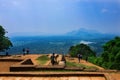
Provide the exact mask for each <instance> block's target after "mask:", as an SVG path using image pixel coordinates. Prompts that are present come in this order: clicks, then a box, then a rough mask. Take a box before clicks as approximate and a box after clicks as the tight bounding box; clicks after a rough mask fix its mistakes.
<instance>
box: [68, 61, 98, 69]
mask: <svg viewBox="0 0 120 80" xmlns="http://www.w3.org/2000/svg"><path fill="white" fill-rule="evenodd" d="M66 66H68V67H81V68H85V69H98V68H97V67H95V66H86V65H84V64H77V63H74V62H69V61H67V62H66Z"/></svg>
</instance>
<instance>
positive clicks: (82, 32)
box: [66, 28, 116, 39]
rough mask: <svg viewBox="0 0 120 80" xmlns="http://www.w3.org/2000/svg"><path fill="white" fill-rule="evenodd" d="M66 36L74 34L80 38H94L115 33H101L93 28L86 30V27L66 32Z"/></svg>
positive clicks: (107, 36) (110, 36)
mask: <svg viewBox="0 0 120 80" xmlns="http://www.w3.org/2000/svg"><path fill="white" fill-rule="evenodd" d="M66 35H67V36H74V37H80V38H83V39H84V38H85V39H86V38H88V39H96V38H113V37H115V36H116V35H114V34H108V33H101V32H98V31H95V30H88V29H84V28H81V29H78V30H74V31H71V32H68V33H66Z"/></svg>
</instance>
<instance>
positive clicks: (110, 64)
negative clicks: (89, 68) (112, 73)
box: [90, 37, 120, 70]
mask: <svg viewBox="0 0 120 80" xmlns="http://www.w3.org/2000/svg"><path fill="white" fill-rule="evenodd" d="M103 49H104V51H103V52H102V54H101V56H100V57H97V58H96V57H91V58H90V61H91V62H93V63H95V64H97V65H99V66H102V67H104V68H106V69H117V70H120V62H119V61H120V37H115V39H113V40H110V41H108V42H107V43H106V44H104V45H103Z"/></svg>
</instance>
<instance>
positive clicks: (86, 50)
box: [69, 44, 96, 58]
mask: <svg viewBox="0 0 120 80" xmlns="http://www.w3.org/2000/svg"><path fill="white" fill-rule="evenodd" d="M69 54H70V55H71V56H72V57H76V56H77V55H78V54H82V55H83V58H85V57H88V56H89V57H90V56H96V53H95V52H94V51H93V50H91V48H90V47H89V46H88V45H85V44H78V45H75V46H71V47H70V49H69Z"/></svg>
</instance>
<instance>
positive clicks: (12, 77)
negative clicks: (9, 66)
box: [0, 72, 111, 80]
mask: <svg viewBox="0 0 120 80" xmlns="http://www.w3.org/2000/svg"><path fill="white" fill-rule="evenodd" d="M0 80H111V79H110V78H109V77H108V74H107V73H106V74H105V73H99V72H2V73H0Z"/></svg>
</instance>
